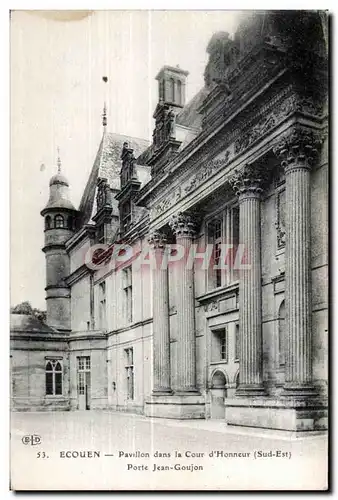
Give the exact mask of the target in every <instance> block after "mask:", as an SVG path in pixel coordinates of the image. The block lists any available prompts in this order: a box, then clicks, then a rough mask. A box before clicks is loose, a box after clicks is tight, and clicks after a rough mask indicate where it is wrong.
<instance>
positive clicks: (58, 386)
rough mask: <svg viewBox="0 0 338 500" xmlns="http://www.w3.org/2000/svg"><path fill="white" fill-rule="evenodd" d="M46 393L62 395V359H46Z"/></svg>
mask: <svg viewBox="0 0 338 500" xmlns="http://www.w3.org/2000/svg"><path fill="white" fill-rule="evenodd" d="M46 395H47V396H61V395H62V361H61V360H57V359H47V360H46Z"/></svg>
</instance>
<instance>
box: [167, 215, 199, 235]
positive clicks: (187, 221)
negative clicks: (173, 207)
mask: <svg viewBox="0 0 338 500" xmlns="http://www.w3.org/2000/svg"><path fill="white" fill-rule="evenodd" d="M169 225H170V227H171V230H172V231H173V232H174V234H175V236H176V238H177V237H178V238H182V237H186V238H193V237H194V236H195V234H196V220H195V218H194V217H193V215H192V214H189V213H184V212H179V213H178V214H176V215H174V216H173V217H172V219H171V220H170V222H169Z"/></svg>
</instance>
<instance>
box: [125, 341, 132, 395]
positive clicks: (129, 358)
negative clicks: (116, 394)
mask: <svg viewBox="0 0 338 500" xmlns="http://www.w3.org/2000/svg"><path fill="white" fill-rule="evenodd" d="M124 355H125V363H126V364H125V373H126V387H127V399H134V351H133V348H132V347H129V348H128V349H125V350H124Z"/></svg>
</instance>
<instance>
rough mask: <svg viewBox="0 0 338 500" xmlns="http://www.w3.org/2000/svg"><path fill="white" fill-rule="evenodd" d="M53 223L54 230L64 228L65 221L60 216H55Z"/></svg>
mask: <svg viewBox="0 0 338 500" xmlns="http://www.w3.org/2000/svg"><path fill="white" fill-rule="evenodd" d="M54 221H55V227H56V228H59V227H65V220H64V218H63V216H62V215H56V216H55V219H54Z"/></svg>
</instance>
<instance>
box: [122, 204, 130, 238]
mask: <svg viewBox="0 0 338 500" xmlns="http://www.w3.org/2000/svg"><path fill="white" fill-rule="evenodd" d="M121 221H122V231H123V232H125V231H128V228H129V225H130V223H131V206H130V201H126V202H125V203H123V205H122V209H121Z"/></svg>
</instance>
